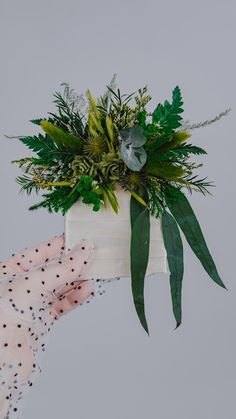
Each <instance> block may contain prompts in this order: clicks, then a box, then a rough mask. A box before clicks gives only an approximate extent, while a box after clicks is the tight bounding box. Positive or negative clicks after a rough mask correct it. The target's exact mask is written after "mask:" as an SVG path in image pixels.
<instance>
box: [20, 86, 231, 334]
mask: <svg viewBox="0 0 236 419" xmlns="http://www.w3.org/2000/svg"><path fill="white" fill-rule="evenodd" d="M63 86H64V88H63V92H62V93H61V92H56V93H55V94H54V104H55V105H56V111H55V112H54V113H51V112H49V113H48V117H46V118H42V119H34V120H32V121H31V122H32V123H34V124H37V125H39V127H40V128H41V132H40V133H39V134H38V135H37V136H18V137H14V138H18V139H19V140H20V141H21V142H22V143H23V144H25V145H26V146H27V147H28V148H29V149H31V150H32V151H33V152H34V153H36V155H33V156H32V157H26V158H23V159H20V160H15V161H14V162H16V163H18V164H19V166H20V167H21V168H23V170H24V174H23V176H19V177H18V178H17V182H18V183H19V184H20V185H21V191H26V192H27V194H31V192H33V191H35V192H36V193H38V192H39V191H40V190H45V191H46V192H45V193H43V195H42V197H43V200H42V201H41V202H39V203H37V204H36V205H33V206H31V207H30V210H36V209H39V208H46V209H47V210H48V211H49V212H58V211H61V212H62V214H66V212H67V211H68V210H69V208H71V206H72V205H73V204H74V203H75V202H76V201H78V200H82V202H84V203H86V204H88V205H92V206H93V210H94V211H99V210H100V209H101V208H107V206H108V205H111V206H112V208H113V210H114V211H115V213H117V214H118V213H119V202H118V199H117V196H116V188H117V186H118V185H119V187H121V188H122V189H123V190H125V191H129V192H130V222H131V247H130V267H131V283H132V294H133V299H134V304H135V308H136V311H137V314H138V316H139V319H140V321H141V324H142V325H143V327H144V328H145V330H146V331H147V332H148V326H147V322H146V317H145V306H144V280H145V273H146V268H147V264H148V260H149V243H150V216H154V217H157V218H159V217H161V220H162V230H163V238H164V244H165V247H166V251H167V260H168V265H169V270H170V289H171V297H172V305H173V312H174V316H175V319H176V323H177V327H178V326H179V325H180V324H181V317H182V316H181V292H182V280H183V272H184V263H183V245H182V239H181V235H180V230H182V233H183V234H184V236H185V238H186V239H187V242H188V243H189V245H190V247H191V248H192V250H193V252H194V253H195V255H196V256H197V257H198V259H199V260H200V262H201V264H202V265H203V267H204V269H205V270H206V272H207V273H208V274H209V276H210V277H211V278H212V279H213V281H215V282H216V283H217V284H219V285H220V286H222V287H224V288H225V286H224V283H223V282H222V280H221V278H220V276H219V274H218V272H217V269H216V266H215V263H214V261H213V259H212V256H211V254H210V252H209V250H208V247H207V245H206V242H205V239H204V237H203V233H202V231H201V228H200V225H199V223H198V221H197V218H196V216H195V214H194V212H193V210H192V208H191V206H190V204H189V201H188V199H187V197H186V195H185V194H184V192H183V189H186V190H187V191H189V192H192V191H199V192H201V193H202V194H204V195H206V194H207V193H209V190H208V189H209V187H210V186H211V182H208V181H207V180H206V178H204V179H201V178H199V177H198V175H197V174H195V170H196V169H198V168H199V167H200V166H201V165H200V164H196V163H195V162H192V161H191V159H190V157H191V156H192V155H195V156H198V155H202V154H206V151H205V150H204V149H202V148H200V147H198V146H196V145H192V144H191V143H190V142H189V138H190V137H191V134H190V131H191V130H192V129H193V128H197V127H198V126H204V125H207V124H209V123H211V122H214V121H215V120H218V119H219V118H220V117H221V116H223V115H225V114H226V113H227V112H228V110H226V111H225V112H223V113H222V114H220V115H218V116H217V117H216V118H214V119H213V120H211V121H205V122H203V123H200V124H195V125H188V123H187V122H186V123H184V121H183V119H182V116H181V114H182V112H183V101H182V97H181V92H180V89H179V87H178V86H177V87H175V88H174V90H173V92H172V100H171V101H168V100H165V101H164V103H163V104H161V103H159V104H158V105H157V106H156V107H155V108H154V110H153V111H152V112H151V111H148V109H147V107H148V104H149V102H150V100H151V97H150V96H149V95H148V93H147V87H144V88H141V89H139V90H138V92H137V93H132V94H121V92H120V90H119V89H116V86H115V87H114V79H113V80H112V82H111V83H110V85H108V86H107V90H106V92H105V94H104V95H103V96H101V97H99V98H98V99H97V100H95V99H94V97H93V96H92V94H91V92H90V91H89V90H88V91H87V94H86V96H83V95H81V96H79V95H77V94H76V93H75V91H74V90H73V89H71V88H70V86H69V85H68V84H67V83H63Z"/></svg>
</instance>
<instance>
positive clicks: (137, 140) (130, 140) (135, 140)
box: [120, 125, 147, 147]
mask: <svg viewBox="0 0 236 419" xmlns="http://www.w3.org/2000/svg"><path fill="white" fill-rule="evenodd" d="M120 135H121V138H122V141H123V142H124V143H125V144H131V145H132V146H133V147H141V146H143V145H144V144H145V143H146V141H147V138H146V137H145V136H144V129H143V127H141V126H140V125H134V126H133V127H132V128H126V129H123V130H121V131H120Z"/></svg>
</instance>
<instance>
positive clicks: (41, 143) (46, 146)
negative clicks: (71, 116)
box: [19, 134, 67, 164]
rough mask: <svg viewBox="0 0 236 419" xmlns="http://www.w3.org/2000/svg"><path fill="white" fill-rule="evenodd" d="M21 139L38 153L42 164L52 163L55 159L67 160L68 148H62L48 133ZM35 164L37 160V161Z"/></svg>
mask: <svg viewBox="0 0 236 419" xmlns="http://www.w3.org/2000/svg"><path fill="white" fill-rule="evenodd" d="M19 140H20V141H21V142H22V143H23V144H24V145H26V146H27V147H28V148H29V149H30V150H32V151H34V152H35V153H37V154H38V156H39V157H40V159H41V163H42V164H43V163H46V164H47V163H52V162H53V161H54V160H65V158H66V156H67V152H66V150H65V149H61V148H60V147H59V146H58V145H57V144H56V143H54V141H53V140H52V138H51V137H50V136H49V135H47V134H46V135H45V136H43V135H42V134H38V136H32V137H20V138H19ZM39 163H40V162H39ZM34 164H37V162H36V161H35V162H34Z"/></svg>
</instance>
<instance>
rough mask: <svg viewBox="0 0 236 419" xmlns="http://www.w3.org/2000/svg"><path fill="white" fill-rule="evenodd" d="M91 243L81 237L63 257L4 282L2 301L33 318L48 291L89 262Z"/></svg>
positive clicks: (74, 276)
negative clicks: (81, 239)
mask: <svg viewBox="0 0 236 419" xmlns="http://www.w3.org/2000/svg"><path fill="white" fill-rule="evenodd" d="M93 252H94V247H93V245H92V244H90V243H89V242H88V241H86V240H83V241H81V242H80V244H78V245H77V246H75V247H74V249H73V250H72V251H71V252H70V253H68V254H67V255H66V256H65V257H64V259H63V260H60V261H57V262H52V263H51V264H49V265H47V266H46V267H45V268H41V269H40V268H39V269H37V270H34V271H31V272H27V273H24V274H22V275H20V277H19V278H17V280H15V281H13V280H9V281H8V282H6V284H5V283H4V287H3V288H4V289H3V290H2V292H1V301H2V302H3V303H4V302H6V304H9V302H11V305H12V307H13V308H14V310H15V311H16V312H19V313H21V315H22V316H24V318H26V319H33V320H34V319H35V318H36V316H38V315H40V311H41V309H42V308H43V307H44V303H45V296H46V295H47V293H48V291H53V293H54V292H55V291H56V289H57V288H61V287H62V286H64V285H65V284H66V283H69V282H73V281H75V280H77V279H78V278H79V277H80V276H81V275H82V273H83V271H84V270H85V269H86V267H87V266H88V264H89V262H90V260H91V258H92V255H93Z"/></svg>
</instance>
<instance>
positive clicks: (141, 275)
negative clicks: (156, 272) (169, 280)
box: [130, 191, 150, 334]
mask: <svg viewBox="0 0 236 419" xmlns="http://www.w3.org/2000/svg"><path fill="white" fill-rule="evenodd" d="M139 195H141V196H142V198H143V199H144V200H145V202H148V195H147V193H146V191H142V192H140V191H139ZM130 221H131V246H130V262H131V285H132V294H133V300H134V305H135V309H136V312H137V315H138V317H139V320H140V322H141V324H142V326H143V328H144V329H145V330H146V332H147V333H148V334H149V332H148V325H147V321H146V315H145V306H144V281H145V274H146V269H147V265H148V259H149V244H150V213H149V210H148V208H144V207H143V205H142V204H140V203H139V202H138V201H137V200H136V199H135V198H134V197H133V196H131V201H130Z"/></svg>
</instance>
